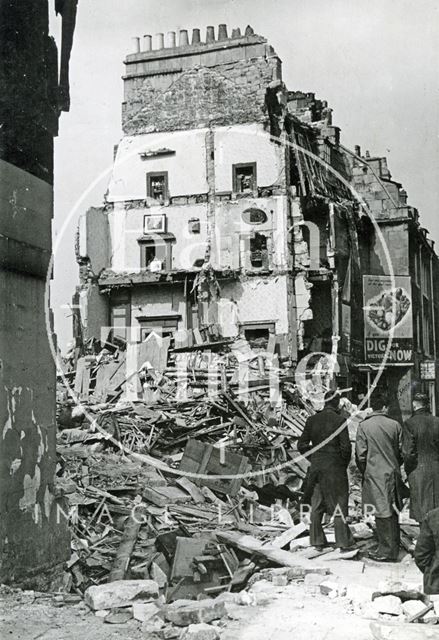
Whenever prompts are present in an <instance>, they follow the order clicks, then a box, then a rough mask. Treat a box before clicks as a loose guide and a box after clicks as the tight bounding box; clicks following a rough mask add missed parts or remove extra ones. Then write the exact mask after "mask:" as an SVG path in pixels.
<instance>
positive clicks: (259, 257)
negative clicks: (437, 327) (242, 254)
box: [250, 232, 269, 269]
mask: <svg viewBox="0 0 439 640" xmlns="http://www.w3.org/2000/svg"><path fill="white" fill-rule="evenodd" d="M267 241H268V238H267V236H265V235H263V234H262V233H258V232H256V233H255V235H254V236H253V238H250V264H251V266H252V267H253V268H254V269H262V268H266V269H268V266H269V264H268V244H267Z"/></svg>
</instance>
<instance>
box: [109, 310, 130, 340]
mask: <svg viewBox="0 0 439 640" xmlns="http://www.w3.org/2000/svg"><path fill="white" fill-rule="evenodd" d="M128 327H129V305H123V306H120V307H113V308H112V309H111V328H112V330H113V336H117V337H119V338H123V339H124V340H126V339H127V331H128Z"/></svg>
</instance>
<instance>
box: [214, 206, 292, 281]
mask: <svg viewBox="0 0 439 640" xmlns="http://www.w3.org/2000/svg"><path fill="white" fill-rule="evenodd" d="M249 209H259V210H260V211H262V212H264V213H265V215H266V220H265V222H262V223H261V224H250V223H248V222H246V219H245V216H244V217H243V213H244V212H245V211H248V210H249ZM287 210H288V203H287V198H286V197H285V196H273V197H271V198H239V199H237V200H226V201H222V202H216V203H215V217H214V220H215V224H214V233H213V242H212V251H211V263H212V266H213V267H214V268H218V269H224V268H231V269H239V268H242V269H244V270H251V271H256V269H254V268H253V267H252V265H251V263H250V258H249V256H250V238H252V237H254V235H255V233H259V234H263V235H265V236H266V237H267V239H268V243H267V246H268V248H269V249H268V251H269V268H270V269H273V270H275V271H276V270H278V271H282V270H285V269H287V267H288V264H289V262H290V260H289V256H288V251H287V235H288V234H287Z"/></svg>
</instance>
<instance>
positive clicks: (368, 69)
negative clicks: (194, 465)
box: [51, 0, 439, 350]
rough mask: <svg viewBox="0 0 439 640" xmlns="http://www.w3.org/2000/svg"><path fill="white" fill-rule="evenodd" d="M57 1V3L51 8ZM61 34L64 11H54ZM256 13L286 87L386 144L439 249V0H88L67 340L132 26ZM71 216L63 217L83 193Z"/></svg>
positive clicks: (69, 193) (376, 146)
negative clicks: (77, 240) (78, 248)
mask: <svg viewBox="0 0 439 640" xmlns="http://www.w3.org/2000/svg"><path fill="white" fill-rule="evenodd" d="M53 13H54V12H53ZM51 19H52V33H53V35H54V36H55V37H56V39H57V41H58V43H59V31H60V20H59V19H56V18H54V16H52V17H51ZM220 23H226V24H227V25H228V28H229V35H230V34H231V30H232V28H234V27H238V26H239V27H241V30H244V29H245V27H246V25H247V24H251V26H252V27H253V28H254V30H255V32H256V33H258V34H260V35H263V36H265V37H266V38H267V39H268V41H269V43H270V44H271V45H272V46H273V47H274V49H275V50H276V52H277V53H278V55H279V56H280V58H281V59H282V62H283V79H284V81H285V83H286V85H287V87H288V89H289V90H302V91H312V92H314V93H315V94H316V97H317V98H320V99H324V100H328V102H329V106H330V107H332V108H333V110H334V112H333V122H334V124H335V125H337V126H339V127H341V140H342V143H343V144H345V145H346V146H349V147H351V148H353V146H354V145H355V144H359V145H361V148H362V152H363V153H364V151H365V150H366V149H369V150H370V152H371V154H372V155H374V154H377V155H387V157H388V163H389V168H390V171H391V173H392V177H393V178H394V179H395V180H397V181H398V182H401V183H402V184H403V185H404V187H405V189H406V190H407V192H408V196H409V203H410V204H411V205H412V206H415V207H417V208H418V209H419V212H420V214H421V221H422V224H423V226H426V227H427V228H428V229H429V230H430V236H431V237H432V238H433V239H434V240H436V242H437V243H438V247H437V249H439V222H438V213H437V206H438V200H439V198H438V196H439V180H438V172H439V139H438V134H439V95H438V93H439V64H438V63H439V3H437V1H436V0H418V1H417V2H416V3H415V2H413V0H367V1H364V2H359V1H358V0H161V2H158V1H157V0H79V4H78V19H77V27H76V32H75V40H74V45H73V52H72V60H71V74H70V75H71V111H70V113H65V114H62V116H61V123H60V132H59V137H58V139H57V140H56V146H55V154H56V155H55V220H54V232H55V241H56V243H57V250H56V255H55V279H54V284H53V292H52V304H53V307H54V312H55V329H56V332H57V334H58V338H59V344H60V346H61V348H62V349H63V350H64V347H65V345H66V342H67V341H68V340H69V339H70V338H71V319H70V318H69V317H68V316H69V313H70V312H69V311H68V310H66V309H65V308H62V305H65V304H66V303H69V302H70V300H71V295H72V293H73V290H74V287H75V285H76V284H77V283H78V267H77V265H76V262H75V257H74V234H75V231H76V225H77V217H78V215H79V213H80V212H81V211H84V210H85V209H87V207H88V206H90V205H99V204H101V202H102V198H103V194H104V192H105V190H106V186H107V180H108V174H106V176H105V175H104V177H103V178H102V179H101V180H100V183H99V184H97V185H96V187H95V188H94V189H92V190H91V191H90V192H89V193H87V190H88V189H89V186H90V185H91V184H92V183H93V182H94V181H96V179H97V178H98V177H99V176H100V175H102V174H103V173H104V172H106V171H108V170H109V169H110V168H111V162H112V158H113V145H114V144H116V143H117V142H118V141H119V139H120V137H121V127H120V112H121V102H122V80H121V76H122V75H123V73H124V65H123V59H124V57H125V56H126V54H127V53H131V52H132V51H133V50H134V49H133V43H132V40H131V38H132V37H134V36H142V35H143V34H145V33H150V34H155V33H157V32H167V31H177V30H178V29H179V28H186V29H188V30H191V29H192V28H193V27H199V28H201V30H202V39H204V36H205V29H206V26H207V25H214V26H215V27H216V29H217V25H218V24H220ZM81 198H83V199H82V201H81V203H80V205H79V207H78V209H77V211H76V212H75V213H74V214H73V217H72V221H71V223H70V224H69V225H68V226H67V227H66V228H65V229H64V231H63V232H62V234H61V230H62V227H63V225H64V223H65V221H66V220H67V218H68V217H69V216H70V215H71V211H72V209H73V208H74V207H75V205H76V204H77V203H78V201H79V200H80V199H81Z"/></svg>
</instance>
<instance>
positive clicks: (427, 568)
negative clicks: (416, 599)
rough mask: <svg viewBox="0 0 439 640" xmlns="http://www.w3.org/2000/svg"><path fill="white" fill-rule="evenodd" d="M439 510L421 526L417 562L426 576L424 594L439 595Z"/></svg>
mask: <svg viewBox="0 0 439 640" xmlns="http://www.w3.org/2000/svg"><path fill="white" fill-rule="evenodd" d="M438 534H439V509H433V510H432V511H430V512H429V513H428V515H427V516H426V518H425V519H424V520H423V522H422V524H421V530H420V532H419V537H418V540H417V542H416V547H415V553H414V556H415V562H416V565H417V567H418V569H420V570H421V571H422V573H423V574H424V593H427V594H433V593H435V594H437V593H439V538H438Z"/></svg>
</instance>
